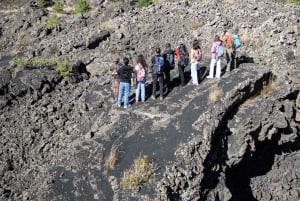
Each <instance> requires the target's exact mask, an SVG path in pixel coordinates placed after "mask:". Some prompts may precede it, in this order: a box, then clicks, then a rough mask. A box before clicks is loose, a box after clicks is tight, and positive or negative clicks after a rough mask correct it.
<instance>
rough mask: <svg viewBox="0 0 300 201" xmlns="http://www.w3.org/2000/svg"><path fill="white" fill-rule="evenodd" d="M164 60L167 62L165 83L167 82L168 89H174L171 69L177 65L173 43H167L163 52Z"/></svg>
mask: <svg viewBox="0 0 300 201" xmlns="http://www.w3.org/2000/svg"><path fill="white" fill-rule="evenodd" d="M163 57H164V62H165V68H164V74H165V80H164V81H165V83H166V84H167V88H168V91H170V90H171V89H172V82H171V73H170V71H171V70H173V69H174V67H175V56H174V50H172V49H171V44H170V43H167V44H166V49H165V51H164V53H163Z"/></svg>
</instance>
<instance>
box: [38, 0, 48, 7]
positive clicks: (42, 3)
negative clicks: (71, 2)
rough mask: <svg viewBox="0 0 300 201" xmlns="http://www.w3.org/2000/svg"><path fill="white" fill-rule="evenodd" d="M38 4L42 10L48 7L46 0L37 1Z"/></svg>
mask: <svg viewBox="0 0 300 201" xmlns="http://www.w3.org/2000/svg"><path fill="white" fill-rule="evenodd" d="M36 3H37V5H38V6H39V7H41V8H45V7H46V1H45V0H37V1H36Z"/></svg>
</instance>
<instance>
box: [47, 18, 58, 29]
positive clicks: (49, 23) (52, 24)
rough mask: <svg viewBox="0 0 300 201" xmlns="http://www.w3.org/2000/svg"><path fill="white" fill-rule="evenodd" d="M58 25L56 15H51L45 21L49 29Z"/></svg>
mask: <svg viewBox="0 0 300 201" xmlns="http://www.w3.org/2000/svg"><path fill="white" fill-rule="evenodd" d="M58 23H59V17H58V16H57V15H52V16H51V17H50V18H49V19H48V20H47V26H48V27H49V28H53V27H55V26H56V25H58Z"/></svg>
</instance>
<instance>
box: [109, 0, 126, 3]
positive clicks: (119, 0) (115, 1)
mask: <svg viewBox="0 0 300 201" xmlns="http://www.w3.org/2000/svg"><path fill="white" fill-rule="evenodd" d="M110 1H111V2H113V3H117V2H124V0H110Z"/></svg>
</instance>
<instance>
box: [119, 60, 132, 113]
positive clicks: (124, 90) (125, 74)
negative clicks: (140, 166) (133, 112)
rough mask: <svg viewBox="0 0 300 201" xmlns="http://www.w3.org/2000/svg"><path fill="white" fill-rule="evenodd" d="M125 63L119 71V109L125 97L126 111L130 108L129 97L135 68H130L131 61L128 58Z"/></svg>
mask: <svg viewBox="0 0 300 201" xmlns="http://www.w3.org/2000/svg"><path fill="white" fill-rule="evenodd" d="M123 62H124V65H123V66H122V67H121V68H120V69H119V70H118V71H117V73H118V77H119V80H120V88H119V95H118V107H121V101H122V97H123V95H124V108H125V109H126V108H128V107H129V106H130V104H129V95H130V88H131V78H132V74H133V68H132V67H131V66H129V59H128V58H127V57H125V58H124V59H123Z"/></svg>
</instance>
